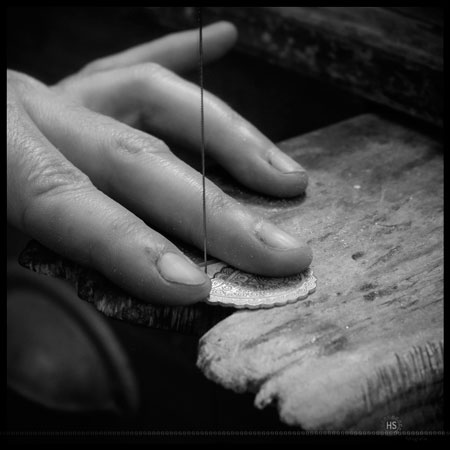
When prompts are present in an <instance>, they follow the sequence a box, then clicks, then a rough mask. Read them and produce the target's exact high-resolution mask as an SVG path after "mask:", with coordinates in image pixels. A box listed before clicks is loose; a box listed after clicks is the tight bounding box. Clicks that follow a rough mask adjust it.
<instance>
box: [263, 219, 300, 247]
mask: <svg viewBox="0 0 450 450" xmlns="http://www.w3.org/2000/svg"><path fill="white" fill-rule="evenodd" d="M256 234H257V235H258V237H259V238H260V239H261V240H262V241H263V242H264V243H265V244H267V245H268V246H270V247H275V248H279V249H283V250H284V249H286V250H287V249H291V248H299V247H301V246H302V245H303V244H302V243H301V242H300V241H299V240H297V239H296V238H295V237H294V236H291V235H290V234H288V233H286V232H285V231H283V230H282V229H280V228H278V227H277V226H276V225H274V224H272V223H270V222H262V223H261V225H260V226H259V227H258V228H257V230H256Z"/></svg>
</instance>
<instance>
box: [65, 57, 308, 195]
mask: <svg viewBox="0 0 450 450" xmlns="http://www.w3.org/2000/svg"><path fill="white" fill-rule="evenodd" d="M67 90H68V92H69V93H70V95H72V96H74V97H76V98H77V99H79V100H80V101H81V102H82V103H83V104H85V105H86V106H87V107H88V108H90V109H93V110H95V111H99V112H101V113H103V114H107V115H111V116H113V117H116V118H117V119H118V120H121V121H125V122H127V123H129V124H132V125H136V124H143V125H144V126H145V128H146V129H148V130H149V131H150V132H151V133H152V134H155V135H157V136H160V137H162V138H164V139H170V140H172V141H174V140H175V141H180V142H182V143H183V144H184V145H188V146H190V148H191V149H193V150H198V149H200V91H199V88H198V86H195V85H194V84H192V83H188V82H187V81H185V80H183V79H182V78H180V77H178V76H177V75H175V74H174V73H172V72H170V71H168V70H166V69H164V68H162V67H161V66H157V65H154V64H150V65H149V64H145V65H141V66H136V67H134V68H131V69H119V70H116V71H111V72H104V73H99V74H96V75H93V76H91V77H88V78H86V79H83V80H77V82H75V83H72V84H71V85H70V86H67ZM204 113H205V138H206V151H207V153H208V154H209V155H211V156H212V157H213V158H215V159H216V160H217V161H218V162H219V163H220V164H221V165H222V166H223V167H224V168H225V169H227V170H228V171H229V172H230V173H231V174H232V175H233V176H235V177H236V178H237V179H238V180H239V181H240V182H241V183H243V184H244V185H246V186H248V187H249V188H251V189H255V190H257V191H259V192H262V193H265V194H268V195H272V196H277V197H290V196H296V195H299V194H301V193H303V192H304V191H305V189H306V186H307V183H308V177H307V174H306V172H305V170H304V169H303V167H301V165H300V164H299V163H298V162H296V161H294V160H293V159H292V158H290V157H289V156H287V155H286V154H284V153H283V152H282V151H281V150H280V149H279V148H277V147H276V146H275V145H274V144H273V143H272V142H271V141H270V140H269V139H267V138H266V137H265V136H264V135H263V134H262V133H261V132H259V131H258V130H257V129H256V128H255V127H254V126H253V125H251V124H250V123H249V122H247V121H246V120H245V119H243V118H242V117H241V116H239V115H238V114H237V113H235V112H234V111H233V110H232V109H231V108H230V107H228V106H227V105H226V104H225V103H224V102H222V101H221V100H219V99H218V98H217V97H215V96H213V95H211V94H209V93H205V99H204Z"/></svg>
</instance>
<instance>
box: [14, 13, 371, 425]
mask: <svg viewBox="0 0 450 450" xmlns="http://www.w3.org/2000/svg"><path fill="white" fill-rule="evenodd" d="M7 27H8V28H7V67H8V68H10V69H14V70H18V71H23V72H25V73H28V74H29V75H31V76H34V77H36V78H38V79H39V80H41V81H43V82H44V83H47V84H52V83H56V82H57V81H58V80H59V79H61V78H62V77H65V76H67V75H70V74H71V73H73V72H75V71H77V70H79V69H80V68H81V67H82V66H83V65H84V64H86V63H88V62H90V61H91V60H93V59H95V58H98V57H101V56H105V55H107V54H111V53H114V52H118V51H120V50H123V49H126V48H128V47H130V46H133V45H137V44H141V43H143V42H146V41H149V40H152V39H155V38H157V37H160V36H163V35H164V34H167V33H168V32H170V31H171V30H168V29H166V28H164V27H162V26H161V25H158V24H157V23H156V21H155V20H154V17H153V16H152V14H150V13H149V12H148V11H147V10H146V9H145V8H135V7H132V8H68V7H64V8H54V7H40V8H29V7H27V8H8V17H7ZM186 77H187V78H189V79H191V80H193V81H195V80H196V79H197V74H196V73H192V74H187V75H186ZM205 88H206V89H207V90H209V91H212V92H213V93H215V94H216V95H218V96H219V97H221V98H222V99H223V100H225V101H226V102H228V103H229V104H230V105H231V106H232V107H234V108H235V109H236V110H237V111H238V112H239V113H240V114H242V115H243V116H244V117H246V118H247V119H249V120H250V121H251V122H252V123H254V124H255V125H256V126H257V127H258V128H259V129H261V131H262V132H264V133H265V134H266V135H267V136H268V137H269V138H271V139H272V140H274V141H281V140H284V139H287V138H290V137H293V136H297V135H299V134H302V133H305V132H308V131H310V130H314V129H317V128H321V127H324V126H326V125H329V124H332V123H335V122H337V121H340V120H344V119H346V118H348V117H352V116H355V115H357V114H360V113H364V112H370V111H376V110H378V109H379V107H375V106H374V105H372V104H370V103H369V102H366V101H363V100H361V99H359V98H356V97H354V96H352V95H351V94H348V93H346V92H342V91H339V90H337V89H335V88H333V87H330V86H328V85H326V84H323V83H320V82H318V81H315V80H313V79H311V78H305V77H302V76H300V75H298V74H294V73H291V72H289V71H287V70H284V69H281V68H279V67H276V66H273V65H271V64H269V63H267V62H265V61H262V60H259V59H256V58H254V57H250V56H248V55H243V54H240V53H238V52H234V51H233V52H231V53H230V54H228V55H227V56H226V57H224V58H223V59H222V60H221V61H219V62H216V63H214V64H212V65H210V66H208V67H207V68H206V69H205ZM27 240H28V237H27V236H24V235H23V234H21V233H19V232H18V231H17V230H14V229H13V228H12V227H10V226H8V227H7V256H8V259H10V260H13V261H15V260H17V256H18V254H19V252H20V251H21V250H22V249H23V247H24V245H25V244H26V242H27ZM106 320H107V321H108V324H109V325H110V326H111V327H112V329H113V330H114V332H115V333H116V335H117V336H118V338H119V340H120V341H121V342H122V344H123V346H124V348H125V350H126V352H127V354H128V356H129V357H130V359H131V361H132V364H133V366H134V368H135V370H136V374H137V376H138V379H139V383H140V388H141V391H142V397H141V401H142V409H141V411H140V414H139V416H138V417H137V418H136V417H135V418H133V419H119V418H117V417H112V416H110V415H107V414H96V415H95V416H93V415H88V414H86V415H81V414H62V413H59V412H54V411H51V410H47V409H45V408H42V407H40V406H39V405H37V404H34V403H32V402H29V401H27V400H25V399H24V398H22V397H20V396H18V395H17V394H15V393H13V392H11V391H8V393H7V419H8V423H7V426H8V429H10V430H64V429H68V430H70V429H78V430H84V429H147V430H205V429H209V430H214V429H220V430H224V429H229V430H252V429H256V430H264V429H271V430H274V429H279V430H287V429H290V428H288V427H285V426H284V425H281V424H280V422H279V420H278V418H277V414H276V411H275V409H274V408H268V409H267V410H263V411H258V410H257V409H256V408H254V406H253V395H241V394H235V393H232V392H230V391H226V390H225V389H223V388H221V387H219V386H217V385H215V384H214V383H212V382H209V381H208V380H207V379H206V378H205V377H204V376H203V375H202V374H201V373H200V372H199V370H198V369H197V368H196V366H195V361H196V352H197V339H196V338H194V337H193V336H188V335H181V334H178V333H172V332H163V331H158V330H153V329H148V328H144V327H139V326H132V325H129V324H127V323H122V322H119V321H116V320H112V319H106Z"/></svg>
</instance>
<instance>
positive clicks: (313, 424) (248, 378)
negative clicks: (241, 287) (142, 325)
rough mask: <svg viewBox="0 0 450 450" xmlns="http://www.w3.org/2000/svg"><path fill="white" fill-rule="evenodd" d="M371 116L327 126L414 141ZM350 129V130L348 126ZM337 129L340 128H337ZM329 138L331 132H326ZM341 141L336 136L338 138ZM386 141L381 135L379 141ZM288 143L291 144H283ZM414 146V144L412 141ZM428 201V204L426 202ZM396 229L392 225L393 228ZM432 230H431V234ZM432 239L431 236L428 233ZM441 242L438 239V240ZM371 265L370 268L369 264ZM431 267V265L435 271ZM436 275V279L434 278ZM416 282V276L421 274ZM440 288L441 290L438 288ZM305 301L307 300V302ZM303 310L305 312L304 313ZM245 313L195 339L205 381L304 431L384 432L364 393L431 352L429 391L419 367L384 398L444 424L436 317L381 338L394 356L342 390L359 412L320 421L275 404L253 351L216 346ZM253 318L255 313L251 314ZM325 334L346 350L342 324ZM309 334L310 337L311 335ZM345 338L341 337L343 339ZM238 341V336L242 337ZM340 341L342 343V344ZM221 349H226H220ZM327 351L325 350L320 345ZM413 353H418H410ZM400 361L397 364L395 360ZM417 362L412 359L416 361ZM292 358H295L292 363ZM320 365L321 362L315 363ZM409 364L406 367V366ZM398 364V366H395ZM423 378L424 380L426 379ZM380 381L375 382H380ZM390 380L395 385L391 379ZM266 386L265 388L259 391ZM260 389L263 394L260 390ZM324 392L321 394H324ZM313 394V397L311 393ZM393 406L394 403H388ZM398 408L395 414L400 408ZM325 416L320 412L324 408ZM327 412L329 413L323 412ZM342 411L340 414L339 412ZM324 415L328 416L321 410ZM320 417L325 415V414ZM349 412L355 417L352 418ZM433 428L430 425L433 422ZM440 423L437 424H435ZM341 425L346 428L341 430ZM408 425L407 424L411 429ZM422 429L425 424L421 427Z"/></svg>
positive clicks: (379, 407)
mask: <svg viewBox="0 0 450 450" xmlns="http://www.w3.org/2000/svg"><path fill="white" fill-rule="evenodd" d="M374 120H378V119H376V118H375V117H374V116H372V115H363V116H360V117H359V118H358V120H356V121H353V120H352V121H348V123H347V124H345V122H347V121H344V122H341V123H340V124H337V125H332V126H331V127H330V128H332V127H335V126H339V127H342V125H343V126H344V127H345V129H344V131H345V133H344V134H346V133H348V132H349V131H352V129H354V130H355V131H356V130H362V131H364V132H365V130H366V128H367V131H369V130H370V133H369V135H372V129H373V130H374V132H373V133H374V136H375V137H376V132H375V131H376V128H377V127H378V128H379V127H380V125H383V126H385V127H386V132H387V131H388V130H389V129H390V128H391V127H392V126H394V128H393V129H392V130H391V132H390V133H391V134H392V136H393V137H394V138H395V139H400V140H403V139H407V141H405V142H408V143H410V142H412V141H411V138H412V137H411V133H412V134H413V135H415V133H414V132H411V131H408V130H405V129H404V128H403V127H401V126H397V125H395V124H393V125H390V123H389V122H386V123H385V122H384V121H383V120H381V122H379V123H378V125H377V123H376V122H373V121H374ZM349 127H350V130H349ZM323 131H324V130H320V131H317V132H313V133H310V136H314V135H317V137H318V138H319V142H320V140H321V136H320V134H321V133H322V132H323ZM329 132H330V133H331V136H332V137H333V134H334V133H335V130H329ZM339 133H340V131H339ZM329 137H330V136H329ZM416 137H417V138H418V142H419V143H422V144H423V145H425V146H429V148H430V149H434V150H437V149H438V148H440V146H439V145H438V146H436V145H435V144H436V143H433V142H434V140H430V139H429V138H428V137H425V136H422V135H420V134H417V135H416ZM334 138H336V136H334ZM295 141H296V142H297V144H294V143H293V144H292V145H294V146H295V145H298V142H302V145H305V144H308V145H311V146H312V147H313V148H314V149H315V151H317V148H316V147H315V145H317V143H316V144H315V143H314V140H312V142H310V140H309V139H308V138H307V135H304V136H303V137H299V138H296V139H295ZM338 141H339V139H338ZM358 141H359V139H356V141H355V143H357V142H358ZM383 142H384V139H383ZM338 143H339V142H337V143H336V144H338ZM286 144H289V143H286ZM416 144H417V143H416ZM295 152H296V153H297V154H299V153H300V150H295ZM320 154H321V152H320ZM417 161H418V162H419V164H420V163H421V159H420V158H419V159H417ZM426 162H427V158H424V159H423V163H426ZM410 168H411V165H410V166H408V169H410ZM436 194H437V195H438V193H437V192H436ZM424 204H425V205H426V203H424ZM439 212H440V210H438V211H437V214H439ZM392 230H394V229H392ZM431 231H432V230H430V232H431ZM390 232H391V229H389V233H390ZM430 238H431V236H430ZM441 244H442V243H441ZM441 244H440V245H438V246H437V247H436V246H434V251H437V252H438V254H439V253H440V250H439V248H441V247H442V245H441ZM395 251H396V250H395V248H394V249H391V251H390V252H389V255H391V254H395ZM380 261H381V262H383V261H384V259H383V258H381V259H380ZM435 264H438V266H439V265H441V264H442V255H441V257H438V259H437V260H436V261H433V264H431V266H430V265H424V266H422V270H424V271H428V270H431V269H432V268H433V267H434V265H435ZM369 267H370V266H369ZM433 270H434V269H433ZM441 272H442V270H441V271H439V270H438V271H437V272H436V273H435V276H434V281H432V282H436V281H437V280H440V282H439V283H441V282H443V280H442V273H441ZM436 277H438V278H436ZM419 280H420V277H419ZM370 286H371V288H372V287H373V286H372V285H370ZM422 286H423V292H422V294H421V295H422V296H424V298H426V296H427V286H426V285H422ZM368 287H369V285H367V288H368ZM438 289H439V288H438ZM361 292H362V293H361V294H359V295H361V297H364V299H365V300H367V301H368V302H369V301H372V300H373V299H374V298H376V296H377V293H376V292H375V291H374V292H371V293H370V294H371V295H369V294H367V290H366V289H365V287H364V289H363V290H361ZM314 300H316V299H315V298H312V301H313V303H314ZM442 301H443V299H442V298H440V299H439V298H438V299H437V303H436V302H435V303H436V305H439V304H441V305H442ZM308 303H309V302H308ZM297 306H298V307H300V306H301V307H303V306H306V305H297ZM285 308H286V309H289V307H288V306H287V307H285ZM436 308H438V306H435V305H433V310H434V311H435V313H434V314H436V313H437V314H438V313H439V311H438V309H436ZM305 313H306V311H305ZM255 314H262V312H257V313H255ZM245 317H248V313H245V312H238V313H236V314H234V315H233V316H232V317H230V318H227V319H226V320H224V321H223V322H222V323H221V324H218V325H217V326H216V327H215V328H214V329H212V330H210V332H208V333H207V334H206V335H204V336H203V337H202V338H201V340H200V342H199V356H198V360H197V365H198V367H199V368H200V369H201V370H202V371H203V373H204V374H205V376H207V377H208V378H209V379H211V380H212V381H214V382H216V383H218V384H220V385H222V386H224V387H226V388H228V389H231V390H234V391H235V392H246V391H250V392H253V393H256V394H257V399H255V404H256V406H260V407H265V406H267V405H269V404H270V405H275V406H277V408H278V411H279V413H280V418H281V419H282V420H283V421H284V422H286V423H288V424H290V425H293V426H295V425H297V426H301V427H304V428H305V429H325V428H324V427H328V428H329V429H333V428H334V429H336V427H337V426H338V427H347V428H348V429H352V428H355V429H369V427H372V429H373V427H375V429H378V430H380V431H382V430H381V429H380V428H376V427H377V426H378V425H379V423H378V422H379V421H378V422H377V420H378V419H377V416H379V415H380V414H381V413H383V412H386V411H387V409H383V404H382V400H381V397H380V400H378V401H376V399H375V400H374V399H373V395H372V397H371V396H370V395H369V396H368V397H367V395H368V394H367V390H369V391H370V392H372V394H373V386H376V385H377V380H378V382H379V380H380V378H381V377H383V374H384V376H385V377H386V373H387V374H388V375H387V377H388V379H389V374H391V376H392V378H393V379H394V381H395V380H396V379H397V378H401V375H399V371H398V370H397V372H396V371H395V368H396V367H397V366H399V367H404V366H405V362H404V360H406V361H408V360H410V359H411V358H412V362H411V364H412V369H411V367H409V369H408V368H407V370H406V371H407V372H408V370H409V372H411V371H412V373H413V374H414V367H416V366H417V364H418V363H417V361H418V358H422V357H426V358H428V357H429V356H427V355H429V354H431V355H432V356H431V358H432V359H433V358H434V359H436V362H433V363H432V364H431V365H428V366H427V365H426V363H425V365H424V364H422V365H423V366H424V367H425V369H423V370H424V371H425V372H426V373H427V375H426V377H428V380H427V382H430V386H429V388H430V389H428V388H427V386H424V384H423V383H422V381H421V378H420V376H417V374H419V375H420V373H421V370H419V371H418V372H417V371H416V372H415V374H414V375H413V376H412V377H410V382H411V386H410V387H409V388H405V386H404V385H400V386H399V388H398V391H397V392H396V394H395V396H394V397H395V398H394V400H395V401H393V402H391V403H389V402H387V404H388V405H391V407H392V408H394V407H398V406H399V405H398V404H396V402H397V403H399V402H400V400H401V401H402V402H403V403H405V404H408V403H409V404H410V410H409V416H408V417H407V420H405V423H407V424H408V426H420V427H421V426H426V427H429V426H430V423H424V422H427V420H428V419H430V420H431V421H433V420H434V419H436V423H435V426H436V428H437V429H442V427H441V425H442V396H441V395H440V394H439V393H440V392H442V377H443V359H442V354H443V349H442V336H443V329H442V326H441V325H440V321H439V316H436V315H435V316H434V317H435V319H437V322H436V321H435V322H434V323H435V325H436V327H435V329H433V330H431V329H428V330H427V333H428V334H427V335H425V334H424V333H423V331H422V330H421V329H420V328H415V329H414V331H413V333H414V334H413V335H408V336H402V338H401V339H400V340H395V337H394V335H391V336H390V338H389V340H387V341H386V342H384V345H385V347H383V348H382V351H381V353H378V355H379V358H380V361H383V359H384V358H383V356H384V354H385V353H386V352H389V353H390V354H392V358H391V359H390V360H388V361H383V364H381V365H380V364H378V365H376V366H375V367H369V368H367V367H366V369H365V371H362V368H361V367H360V366H359V365H358V364H356V365H355V366H354V367H355V370H359V371H362V372H360V373H362V375H363V380H364V381H365V383H366V384H367V385H368V386H372V388H368V387H367V386H366V384H365V383H361V380H356V381H359V383H356V381H355V384H354V386H353V391H351V392H348V393H347V394H346V395H345V396H344V394H342V395H343V397H341V399H342V398H344V399H345V398H352V395H353V394H352V392H358V393H359V394H360V396H359V398H358V402H359V403H358V404H359V405H360V406H359V408H358V410H357V411H358V412H357V413H356V417H355V414H353V415H348V414H346V412H345V410H338V409H336V411H337V413H338V416H337V417H344V418H345V419H339V420H336V418H335V417H334V416H333V415H331V416H328V417H329V420H328V421H327V420H323V418H322V419H321V418H320V414H319V416H318V417H315V418H314V417H312V418H311V419H308V417H307V416H306V417H303V418H302V419H301V420H298V419H297V418H296V417H297V416H296V414H295V412H293V411H292V410H291V411H286V410H285V408H286V404H281V403H277V402H280V401H281V399H280V396H279V395H277V394H276V392H275V391H276V383H275V382H274V383H271V380H270V378H271V374H269V375H267V373H266V371H263V372H261V373H258V370H259V365H256V366H255V364H253V362H252V361H251V358H252V357H253V355H251V354H249V355H247V356H248V359H243V358H242V356H239V355H238V353H239V348H238V346H239V345H240V344H239V341H238V342H237V343H236V342H235V344H236V346H233V347H232V348H226V347H224V346H223V345H222V344H220V342H221V341H222V340H224V341H225V340H226V339H228V336H229V334H230V333H234V332H235V329H234V328H233V327H231V326H227V325H225V324H227V323H228V324H231V323H233V324H234V326H236V325H237V326H238V327H240V326H242V327H244V326H245V322H246V319H245ZM254 317H255V319H256V315H255V316H254ZM344 323H345V322H344ZM274 327H275V328H279V327H278V326H276V325H274ZM327 334H328V335H329V336H328V337H329V338H330V341H331V344H332V346H333V347H335V349H334V350H333V349H330V350H331V351H332V352H333V351H338V352H340V349H344V350H345V348H344V347H345V334H346V332H345V330H343V329H342V327H337V328H336V330H335V331H334V330H333V329H330V331H329V332H328V331H327ZM236 335H237V336H238V335H239V336H240V333H239V331H238V330H236ZM211 336H212V337H213V339H210V337H211ZM222 336H227V338H224V339H223V338H222ZM310 336H311V337H314V338H315V336H313V335H312V334H310ZM230 339H231V341H233V337H231V338H230ZM342 339H343V340H342ZM241 340H242V338H241ZM341 343H342V345H341ZM405 343H407V344H408V346H411V347H409V348H408V350H407V351H405V345H404V344H405ZM242 345H245V342H243V343H242ZM224 350H225V352H224ZM324 350H326V349H324ZM341 354H344V355H345V354H346V352H345V351H344V352H343V353H341ZM414 354H415V355H416V357H414V356H412V357H411V355H414ZM364 356H365V355H362V357H364ZM234 359H236V360H237V359H239V366H240V367H239V368H238V370H236V367H234V368H233V367H230V363H231V365H233V364H232V361H233V360H234ZM399 360H400V362H399ZM333 361H334V364H335V365H336V366H338V365H339V363H340V358H339V356H338V357H336V358H335V359H334V360H333ZM414 361H415V362H414ZM294 362H295V361H294ZM419 365H420V362H419ZM318 367H320V366H318ZM407 367H408V366H407ZM397 368H398V367H397ZM334 370H335V367H334V366H333V365H327V366H326V367H324V366H322V367H320V370H318V373H319V374H320V373H326V372H327V371H328V372H330V373H333V371H334ZM302 376H303V377H304V378H303V379H306V375H305V374H303V375H302ZM426 377H425V378H426ZM293 381H295V383H298V382H299V380H297V379H295V377H294V380H293ZM301 381H302V379H300V382H301ZM378 384H379V383H378ZM391 384H394V385H395V383H394V382H393V381H392V380H391ZM263 387H264V391H262V389H263ZM364 389H366V391H364ZM260 392H261V393H260ZM285 394H286V395H285V398H284V401H285V402H286V398H292V395H291V394H292V393H290V392H286V393H285ZM322 395H323V393H322ZM315 397H317V395H316V396H315ZM365 398H372V403H373V405H374V406H373V411H372V414H368V415H367V420H366V421H365V422H364V421H362V420H361V417H358V416H360V415H362V414H363V412H367V411H365V410H364V407H365V403H364V399H365ZM344 401H348V400H344ZM392 404H393V406H392ZM421 404H422V405H423V408H424V411H425V410H426V411H425V412H424V413H423V414H422V413H421V412H420V410H421V406H420V405H421ZM336 405H337V406H336V408H338V406H339V402H338V403H336ZM312 407H313V406H312V404H309V409H307V413H309V412H310V411H311V409H312ZM326 408H327V405H325V406H324V411H325V412H326ZM398 411H400V412H403V413H404V411H403V410H402V409H401V408H399V409H398ZM398 411H397V412H398ZM393 412H394V411H393V410H392V409H391V410H390V411H388V412H387V413H388V414H391V415H392V414H393ZM322 414H323V411H322ZM327 414H328V413H327ZM339 414H340V415H339ZM325 416H326V414H325ZM325 416H324V417H325ZM352 416H353V418H352ZM336 423H338V424H339V425H336ZM431 426H433V425H431ZM439 427H440V428H439ZM343 429H344V428H343ZM410 429H411V428H410ZM420 429H423V428H420Z"/></svg>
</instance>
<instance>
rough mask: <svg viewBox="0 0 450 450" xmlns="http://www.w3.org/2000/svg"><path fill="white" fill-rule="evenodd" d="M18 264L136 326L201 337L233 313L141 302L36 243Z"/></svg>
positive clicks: (26, 248)
mask: <svg viewBox="0 0 450 450" xmlns="http://www.w3.org/2000/svg"><path fill="white" fill-rule="evenodd" d="M19 264H21V265H22V266H23V267H25V268H27V269H30V270H32V271H34V272H37V273H40V274H42V275H46V276H52V277H57V278H61V279H63V280H66V281H68V282H69V283H71V284H72V285H73V286H74V288H75V289H76V290H77V294H78V297H79V298H80V299H82V300H85V301H87V302H89V303H91V304H92V305H93V306H94V307H95V308H96V309H97V310H98V311H99V312H101V313H102V314H104V315H105V316H107V317H110V318H113V319H118V320H123V321H125V322H129V323H133V324H137V325H143V326H146V327H152V328H157V329H162V330H172V331H177V332H182V333H187V334H193V335H196V336H201V335H202V334H204V333H205V332H206V331H207V330H209V329H210V328H211V327H212V326H214V325H215V324H216V323H218V322H219V321H220V320H222V319H223V318H225V317H227V316H228V315H230V314H231V313H232V312H233V310H230V309H227V308H220V307H215V306H210V305H207V304H206V303H197V304H194V305H188V306H158V305H152V304H150V303H144V302H141V301H139V300H137V299H135V298H133V297H132V296H130V295H128V294H126V293H125V292H124V291H123V290H122V289H120V288H119V287H117V286H115V285H114V284H113V283H112V282H110V281H109V280H108V279H106V278H105V277H103V276H102V275H100V274H99V273H97V272H96V271H94V270H92V269H88V268H85V267H83V266H80V265H78V264H77V263H75V262H73V261H70V260H68V259H66V258H63V257H61V256H59V255H58V254H56V253H54V252H53V251H51V250H49V249H48V248H46V247H44V246H43V245H42V244H40V243H39V242H37V241H34V240H32V241H30V242H29V243H28V244H27V246H26V247H25V249H24V250H23V251H22V252H21V254H20V256H19Z"/></svg>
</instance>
